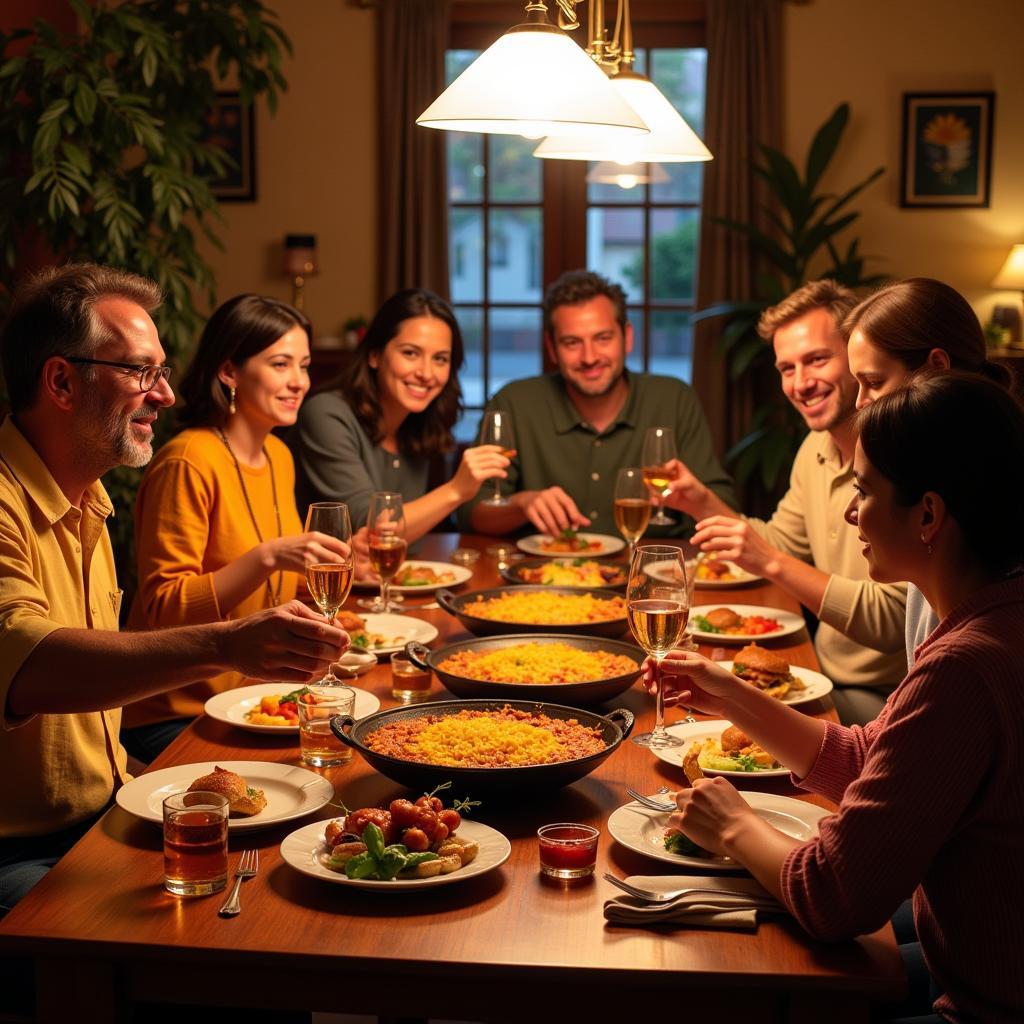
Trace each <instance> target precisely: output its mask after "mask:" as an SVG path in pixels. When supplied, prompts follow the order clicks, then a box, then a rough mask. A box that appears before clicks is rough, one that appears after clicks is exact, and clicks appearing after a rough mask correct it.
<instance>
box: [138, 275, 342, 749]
mask: <svg viewBox="0 0 1024 1024" xmlns="http://www.w3.org/2000/svg"><path fill="white" fill-rule="evenodd" d="M311 336H312V328H311V326H310V323H309V321H308V320H307V319H306V317H305V316H303V314H302V313H300V312H299V311H298V310H297V309H293V308H292V307H291V306H289V305H287V304H285V303H283V302H279V301H278V300H277V299H272V298H268V297H266V296H262V295H238V296H236V297H235V298H233V299H231V300H229V301H228V302H225V303H224V304H223V305H222V306H221V307H220V308H219V309H217V310H216V311H215V312H214V313H213V315H212V316H211V317H210V319H209V321H208V322H207V324H206V328H205V329H204V331H203V334H202V337H201V338H200V339H199V345H198V347H197V349H196V353H195V356H194V357H193V359H192V363H191V365H190V366H189V368H188V370H187V372H186V373H185V378H184V380H183V381H182V385H181V393H182V396H183V397H184V399H185V402H186V405H185V408H184V409H183V410H182V412H181V413H180V414H179V417H178V418H179V421H180V422H181V423H183V424H184V425H185V426H186V427H187V429H186V430H184V431H182V433H180V434H178V435H177V436H176V437H174V438H172V439H171V440H170V441H168V443H167V444H165V445H164V446H163V448H161V449H160V451H159V452H157V454H156V457H155V458H154V459H153V461H152V462H151V463H150V465H149V468H148V469H147V470H146V473H145V475H144V476H143V478H142V485H141V486H140V488H139V493H138V497H137V498H136V502H135V544H136V555H137V558H138V577H139V578H138V583H139V589H138V593H137V594H136V597H135V601H134V603H133V605H132V610H131V615H130V617H129V626H130V627H131V628H134V629H152V628H154V627H158V626H184V625H193V624H197V623H202V622H213V621H216V620H217V619H224V618H232V619H234V618H241V617H242V616H245V615H249V614H250V613H252V612H255V611H259V610H260V609H263V608H269V607H272V606H274V605H277V604H280V603H282V602H284V601H289V600H291V599H292V598H293V597H295V595H296V591H297V589H298V587H299V585H300V582H301V579H302V573H303V571H304V569H305V566H306V564H307V563H310V562H337V561H342V560H344V559H346V558H348V557H349V550H348V548H347V546H346V545H344V544H342V543H341V542H340V541H338V540H336V539H335V538H333V537H328V536H326V535H325V534H321V533H303V532H302V524H301V522H300V520H299V514H298V511H297V509H296V507H295V493H294V492H295V468H294V465H293V463H292V458H291V455H290V454H289V452H288V449H287V448H286V447H285V445H284V444H283V443H282V442H281V441H279V440H278V439H277V438H276V437H275V436H274V435H273V434H272V433H271V431H272V430H273V429H274V428H275V427H288V426H291V425H292V424H293V423H294V422H295V418H296V416H297V415H298V412H299V407H300V406H301V405H302V400H303V398H304V397H305V394H306V392H307V391H308V390H309V347H310V339H311ZM242 682H244V677H243V676H241V675H240V674H238V673H233V672H228V673H223V674H221V675H218V676H215V677H213V678H211V679H209V680H207V681H206V682H203V683H194V684H192V685H190V686H185V687H182V688H181V689H180V690H172V691H169V692H168V693H164V694H160V695H158V696H155V697H149V698H147V699H146V700H143V701H139V702H138V703H135V704H131V705H129V706H128V707H126V708H125V712H124V722H125V725H126V726H127V730H126V731H125V732H124V734H123V736H122V739H123V741H124V745H125V748H126V749H127V750H128V751H129V753H131V754H133V755H134V756H136V757H138V758H140V760H143V761H150V760H152V758H153V757H155V756H156V754H157V753H159V752H160V750H162V749H163V748H164V747H165V746H166V745H167V744H168V743H169V742H170V741H171V740H172V739H173V738H174V737H175V736H176V735H177V734H178V733H179V732H180V731H181V730H182V729H183V728H184V727H185V726H186V725H187V724H188V722H189V721H190V720H191V719H192V718H194V717H195V716H196V715H199V714H201V713H202V710H203V704H204V703H205V702H206V700H207V699H208V698H209V697H212V696H213V695H214V694H217V693H221V692H222V691H224V690H228V689H231V688H233V687H235V686H238V685H240V684H241V683H242Z"/></svg>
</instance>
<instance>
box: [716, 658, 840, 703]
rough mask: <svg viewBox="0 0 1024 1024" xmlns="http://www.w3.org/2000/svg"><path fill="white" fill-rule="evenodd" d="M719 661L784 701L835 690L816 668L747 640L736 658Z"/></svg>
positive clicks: (813, 697) (814, 697)
mask: <svg viewBox="0 0 1024 1024" xmlns="http://www.w3.org/2000/svg"><path fill="white" fill-rule="evenodd" d="M718 664H720V665H721V666H722V668H724V669H728V670H729V671H730V672H734V673H735V674H736V675H738V676H739V677H740V678H741V679H745V680H746V681H747V682H748V683H753V684H754V685H755V686H756V687H758V689H761V690H764V691H765V692H767V693H768V694H769V695H770V696H772V697H775V698H776V699H777V700H781V701H782V703H783V704H806V703H808V702H809V701H812V700H818V699H819V698H821V697H824V696H825V694H827V693H831V692H832V680H831V679H829V678H828V676H823V675H822V674H821V673H820V672H815V671H814V669H810V668H801V667H800V666H799V665H790V664H789V662H788V661H786V659H785V658H783V657H781V656H780V655H779V654H777V653H776V652H775V651H769V650H767V649H766V648H764V647H761V646H760V645H758V644H747V646H746V647H744V648H743V649H742V650H740V651H737V652H736V657H735V659H733V660H732V661H720V662H719V663H718Z"/></svg>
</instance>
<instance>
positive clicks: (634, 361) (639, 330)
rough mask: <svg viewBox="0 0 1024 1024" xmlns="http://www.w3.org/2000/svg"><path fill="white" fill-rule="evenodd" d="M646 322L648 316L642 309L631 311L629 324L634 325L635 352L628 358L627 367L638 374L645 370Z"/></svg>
mask: <svg viewBox="0 0 1024 1024" xmlns="http://www.w3.org/2000/svg"><path fill="white" fill-rule="evenodd" d="M646 321H647V316H646V314H645V313H644V311H643V308H642V307H641V308H640V309H630V310H629V322H630V323H631V324H632V325H633V351H632V352H630V353H629V355H628V356H626V366H627V367H629V369H631V370H635V371H636V372H637V373H642V372H643V368H644V348H645V346H646V335H645V334H644V325H645V324H646Z"/></svg>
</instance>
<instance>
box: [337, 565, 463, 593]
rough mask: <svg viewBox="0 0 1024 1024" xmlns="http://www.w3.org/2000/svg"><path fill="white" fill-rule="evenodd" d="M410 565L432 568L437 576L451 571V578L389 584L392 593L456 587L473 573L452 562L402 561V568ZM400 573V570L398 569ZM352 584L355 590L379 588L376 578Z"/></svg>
mask: <svg viewBox="0 0 1024 1024" xmlns="http://www.w3.org/2000/svg"><path fill="white" fill-rule="evenodd" d="M408 565H412V566H417V567H424V566H425V567H426V568H428V569H433V570H434V572H436V573H437V574H438V575H439V576H440V575H441V574H442V573H451V574H452V579H450V580H445V581H444V582H443V583H425V584H423V585H422V586H415V587H413V586H404V587H403V586H399V585H398V584H397V583H392V584H391V593H392V594H429V593H431V592H432V591H434V590H440V589H441V587H458V586H461V585H462V584H463V583H465V582H466V580H468V579H470V578H471V577H472V575H473V570H472V569H468V568H466V566H464V565H455V564H454V563H452V562H420V561H416V560H415V559H414V560H412V561H409V562H403V563H402V568H403V569H404V568H405V567H406V566H408ZM399 573H401V570H399ZM352 586H353V587H354V588H356V589H357V590H380V583H378V582H377V580H356V581H355V582H354V583H353V584H352Z"/></svg>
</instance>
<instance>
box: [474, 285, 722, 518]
mask: <svg viewBox="0 0 1024 1024" xmlns="http://www.w3.org/2000/svg"><path fill="white" fill-rule="evenodd" d="M544 344H545V346H546V348H547V352H548V354H549V356H550V357H551V359H552V360H553V361H554V362H556V363H557V364H558V372H557V373H552V374H548V375H545V376H541V377H533V378H530V379H528V380H521V381H512V382H511V383H509V384H507V385H506V386H505V387H503V388H502V389H501V390H500V391H499V392H498V393H497V394H496V395H495V396H494V397H493V398H492V399H491V400H490V402H488V404H487V411H488V412H490V411H494V410H501V411H504V412H508V413H510V414H511V418H512V426H513V428H514V431H515V438H516V452H517V454H516V456H515V457H514V458H513V459H512V464H511V465H510V466H509V468H508V477H507V479H505V480H504V481H503V482H502V493H503V494H506V495H508V497H509V504H507V505H488V504H484V503H482V500H483V499H484V498H486V497H487V493H486V492H485V491H484V490H482V491H481V494H480V495H479V496H478V497H477V499H476V500H475V501H473V502H470V503H469V504H467V505H464V506H463V507H462V509H461V510H460V512H459V518H460V522H461V523H462V525H463V526H464V527H468V528H471V529H473V530H475V531H476V532H478V533H509V532H512V531H514V530H518V529H519V528H520V527H522V526H524V525H526V524H527V523H530V524H532V525H533V526H534V527H536V529H538V530H540V531H541V532H542V533H550V534H554V533H558V532H559V531H561V530H564V529H566V528H568V527H586V528H588V529H591V530H594V531H597V532H601V533H610V534H615V533H616V532H617V531H616V529H615V520H614V517H613V514H612V508H613V500H614V491H615V477H616V474H617V473H618V470H619V469H621V468H622V467H624V466H640V465H642V451H643V443H644V435H645V433H646V432H647V430H648V428H650V427H669V428H671V430H672V432H673V433H674V435H675V442H676V449H677V451H678V453H679V455H680V457H681V458H682V459H684V460H685V462H686V464H687V466H689V467H690V469H691V470H692V471H693V473H695V474H696V475H697V477H698V478H699V479H700V480H701V481H702V482H703V483H704V484H705V485H707V486H708V487H709V488H711V490H712V491H713V492H714V493H715V494H716V495H717V496H718V497H719V498H721V499H722V500H723V501H724V502H726V504H728V505H730V506H732V507H735V504H736V498H735V495H734V493H733V489H732V482H731V481H730V479H729V477H728V476H727V475H726V473H725V471H724V470H723V469H722V467H721V465H720V463H719V462H718V459H717V458H716V457H715V454H714V450H713V447H712V443H711V432H710V430H709V429H708V425H707V420H706V419H705V418H704V412H703V410H702V409H701V407H700V403H699V402H698V400H697V396H696V395H695V394H694V392H693V391H692V389H691V388H690V387H689V386H688V385H686V384H684V383H682V382H681V381H678V380H676V379H674V378H672V377H658V376H654V375H651V374H646V373H630V372H627V371H626V369H625V362H626V356H627V354H628V353H629V352H630V351H631V350H632V347H633V327H632V325H631V324H630V323H629V322H628V320H627V319H626V300H625V295H624V294H623V291H622V289H621V288H620V287H619V286H618V285H616V284H613V283H612V282H610V281H607V280H605V279H604V278H602V277H600V276H599V275H597V274H593V273H590V272H588V271H583V270H577V271H570V272H569V273H566V274H563V275H562V277H560V278H559V279H558V280H557V281H556V282H555V283H554V284H553V285H552V286H551V287H550V288H549V289H548V292H547V294H546V295H545V297H544ZM690 525H691V521H690V520H689V519H688V518H685V517H682V516H677V518H676V524H675V526H673V527H664V528H663V533H664V534H668V535H678V534H681V533H684V532H687V531H688V529H689V527H690ZM651 532H654V531H651Z"/></svg>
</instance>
